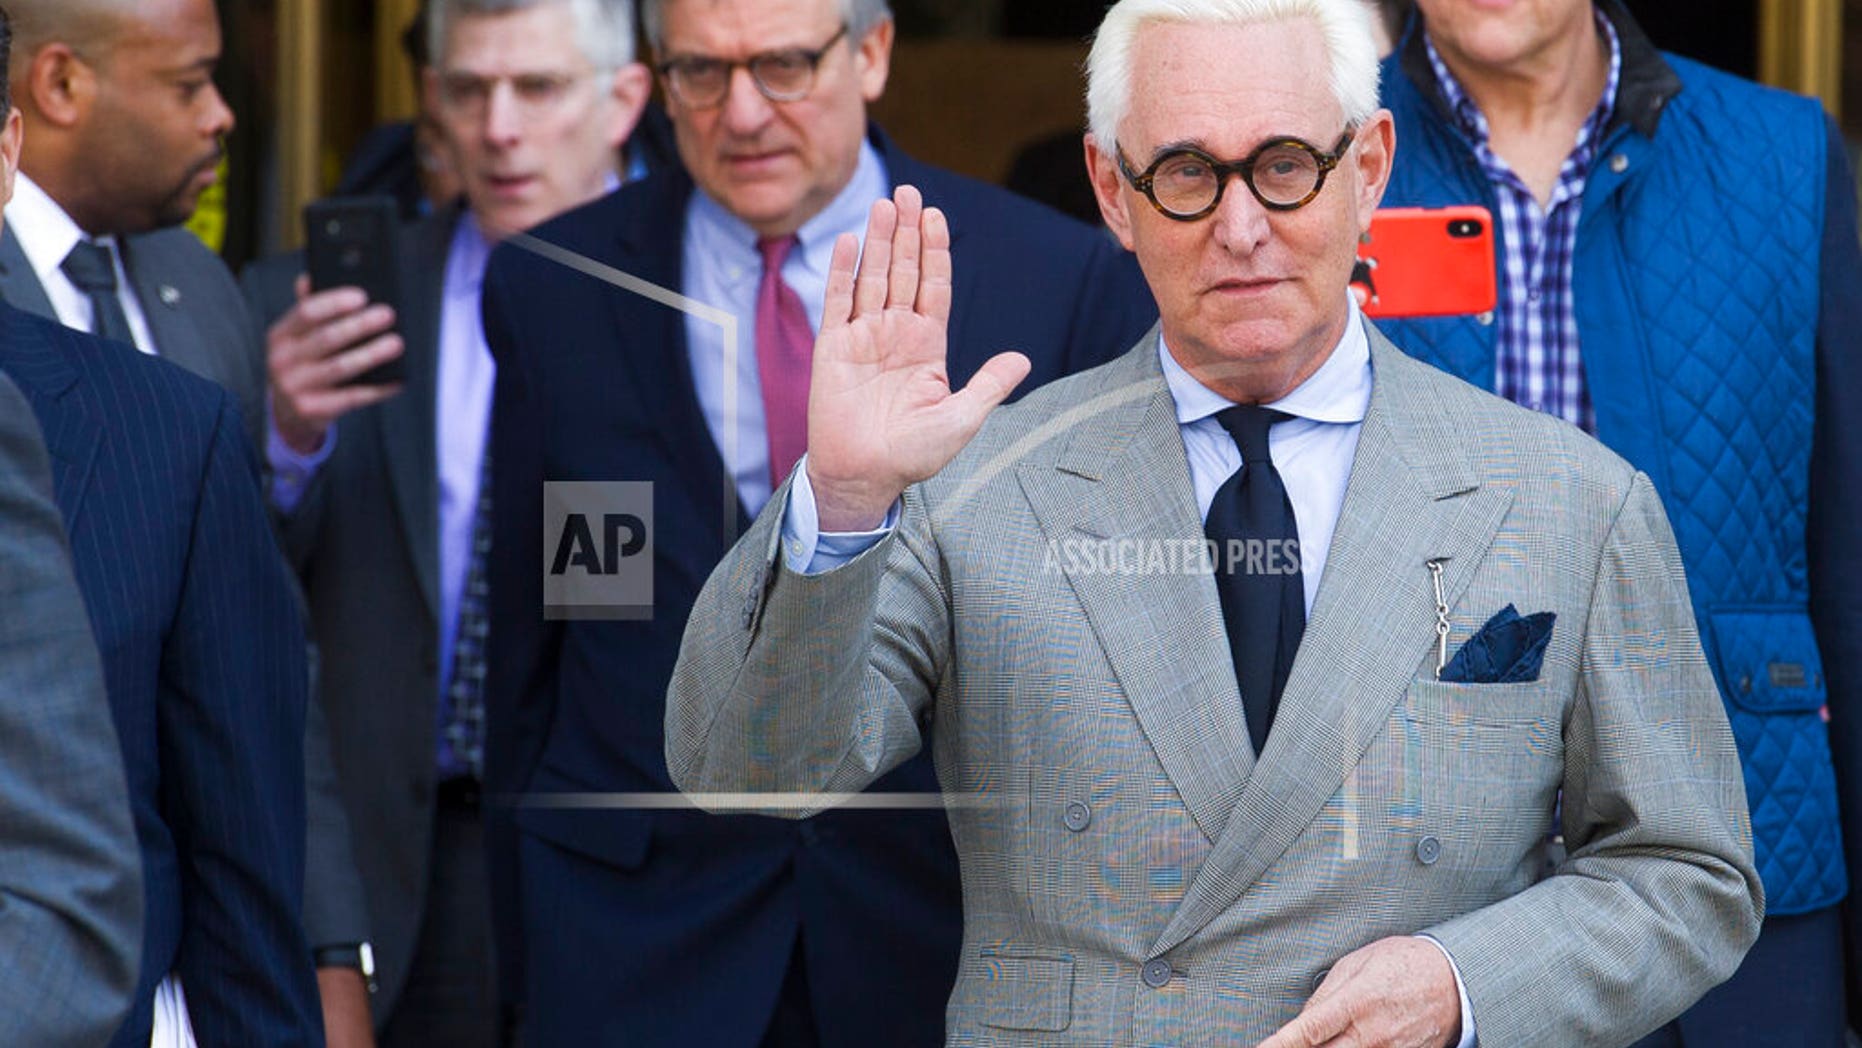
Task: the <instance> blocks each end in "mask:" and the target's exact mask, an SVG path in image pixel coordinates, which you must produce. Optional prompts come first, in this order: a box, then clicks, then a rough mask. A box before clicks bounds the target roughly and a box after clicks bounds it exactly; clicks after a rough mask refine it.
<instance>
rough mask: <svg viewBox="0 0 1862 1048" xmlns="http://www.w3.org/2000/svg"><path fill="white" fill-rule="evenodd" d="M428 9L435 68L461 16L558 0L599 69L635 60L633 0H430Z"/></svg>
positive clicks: (429, 45) (503, 11)
mask: <svg viewBox="0 0 1862 1048" xmlns="http://www.w3.org/2000/svg"><path fill="white" fill-rule="evenodd" d="M430 3H431V6H430V7H429V8H428V9H427V57H428V60H429V61H431V62H432V63H433V67H434V68H435V69H439V68H443V67H444V66H445V60H446V34H447V31H448V30H449V29H450V28H451V26H452V23H453V22H454V21H455V20H456V19H459V18H470V17H473V16H475V15H503V14H510V13H512V12H515V11H528V10H530V9H532V8H536V7H547V6H551V5H555V4H562V5H566V6H567V7H568V8H569V13H570V15H571V16H573V17H574V19H575V39H576V44H577V45H578V46H580V47H581V49H582V55H583V57H585V58H587V59H588V61H589V64H591V65H593V66H594V67H595V68H596V69H600V70H603V71H612V70H616V69H620V68H622V67H623V66H626V65H627V64H629V63H631V62H632V61H633V60H634V54H635V51H634V5H633V3H632V0H430Z"/></svg>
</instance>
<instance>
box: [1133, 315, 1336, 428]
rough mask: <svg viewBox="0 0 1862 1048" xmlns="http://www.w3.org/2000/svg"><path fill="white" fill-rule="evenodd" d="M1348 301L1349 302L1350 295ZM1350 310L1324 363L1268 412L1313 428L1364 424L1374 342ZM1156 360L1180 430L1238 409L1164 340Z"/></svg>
mask: <svg viewBox="0 0 1862 1048" xmlns="http://www.w3.org/2000/svg"><path fill="white" fill-rule="evenodd" d="M1346 297H1347V299H1348V300H1349V298H1350V296H1349V294H1347V296H1346ZM1348 305H1349V308H1350V310H1351V315H1350V316H1349V317H1348V318H1347V319H1346V321H1345V333H1344V335H1343V336H1341V337H1340V338H1339V340H1338V345H1337V346H1335V347H1333V349H1332V353H1331V355H1330V356H1328V357H1326V359H1325V363H1323V364H1321V365H1319V370H1317V371H1315V372H1313V373H1312V376H1311V377H1310V378H1308V379H1307V380H1306V381H1304V382H1302V383H1300V384H1299V385H1298V386H1295V387H1294V388H1293V391H1292V392H1290V393H1288V394H1287V395H1286V396H1284V397H1281V398H1280V399H1279V400H1276V401H1274V402H1273V403H1271V404H1268V405H1267V406H1268V407H1270V408H1273V409H1274V410H1276V411H1284V412H1286V413H1287V414H1289V415H1293V416H1295V417H1297V418H1305V419H1311V420H1313V421H1314V422H1329V423H1337V424H1341V425H1352V424H1356V423H1359V422H1363V421H1364V416H1365V415H1366V414H1368V413H1369V412H1370V409H1371V386H1372V374H1371V340H1370V336H1368V335H1366V334H1365V333H1364V324H1365V320H1364V316H1363V314H1362V313H1360V312H1359V311H1358V305H1357V303H1356V302H1355V301H1348ZM1157 355H1158V360H1159V362H1160V363H1161V364H1162V365H1163V369H1164V383H1165V384H1166V385H1168V386H1169V387H1170V396H1171V399H1172V400H1174V401H1176V404H1177V423H1178V424H1179V425H1184V426H1187V425H1190V424H1191V423H1194V422H1199V421H1201V420H1203V419H1205V418H1208V417H1210V416H1211V415H1214V414H1216V413H1218V412H1220V411H1223V410H1225V409H1227V408H1231V407H1233V406H1234V405H1235V402H1234V401H1232V400H1230V399H1228V398H1227V397H1224V396H1223V395H1221V394H1220V393H1217V392H1216V391H1214V390H1212V389H1210V388H1209V387H1208V386H1205V385H1203V384H1202V383H1201V382H1198V381H1196V379H1195V377H1193V376H1192V375H1191V374H1190V373H1189V372H1188V371H1185V370H1184V369H1183V365H1181V364H1179V363H1177V358H1176V357H1174V356H1172V355H1171V353H1170V347H1169V346H1166V345H1165V344H1164V337H1163V335H1162V334H1159V335H1158V338H1157Z"/></svg>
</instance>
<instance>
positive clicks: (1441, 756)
mask: <svg viewBox="0 0 1862 1048" xmlns="http://www.w3.org/2000/svg"><path fill="white" fill-rule="evenodd" d="M1568 698H1569V687H1568V685H1559V684H1557V683H1555V682H1553V681H1547V680H1537V681H1529V682H1524V683H1518V684H1445V683H1442V682H1440V681H1431V680H1419V681H1415V682H1412V683H1411V684H1410V688H1409V693H1408V695H1407V696H1406V697H1405V699H1404V703H1403V706H1402V723H1401V725H1400V728H1401V731H1402V732H1403V737H1404V745H1405V748H1406V750H1407V751H1408V752H1407V753H1406V757H1405V761H1404V763H1405V765H1406V766H1407V767H1410V768H1413V769H1414V770H1415V772H1416V780H1415V782H1414V783H1413V789H1414V795H1415V796H1416V798H1417V800H1418V802H1419V808H1420V812H1419V815H1420V822H1421V825H1422V826H1423V828H1424V833H1425V835H1426V836H1427V837H1429V838H1432V839H1433V840H1434V841H1435V843H1434V844H1433V845H1430V846H1429V847H1427V848H1421V847H1419V856H1421V857H1422V858H1423V859H1424V861H1425V863H1426V864H1427V865H1431V866H1437V867H1439V868H1441V869H1445V870H1456V871H1460V872H1462V873H1471V874H1480V873H1485V874H1489V875H1491V876H1492V877H1494V878H1495V884H1496V886H1498V885H1501V884H1509V883H1511V882H1513V881H1515V880H1516V879H1517V878H1520V877H1529V876H1531V875H1533V873H1534V872H1535V871H1537V870H1538V869H1539V865H1540V863H1541V862H1542V859H1543V853H1544V847H1545V843H1546V839H1547V837H1548V836H1549V835H1550V834H1551V833H1552V832H1553V830H1554V829H1555V827H1554V825H1553V816H1554V811H1555V807H1556V803H1557V796H1558V788H1559V784H1560V782H1561V781H1562V779H1563V771H1564V718H1565V710H1566V706H1567V701H1568Z"/></svg>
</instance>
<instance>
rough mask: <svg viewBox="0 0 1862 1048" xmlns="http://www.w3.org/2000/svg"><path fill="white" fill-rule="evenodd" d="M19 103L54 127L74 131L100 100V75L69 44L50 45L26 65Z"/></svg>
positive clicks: (33, 56)
mask: <svg viewBox="0 0 1862 1048" xmlns="http://www.w3.org/2000/svg"><path fill="white" fill-rule="evenodd" d="M19 86H20V91H19V92H18V93H19V95H20V96H21V97H20V98H19V99H17V101H18V102H19V103H20V104H22V105H27V106H30V107H31V108H32V111H33V113H34V114H35V115H36V116H37V117H38V118H39V119H40V120H42V121H44V122H45V123H47V124H51V125H52V126H54V127H64V128H69V127H74V126H76V125H77V124H79V123H81V122H82V121H83V119H84V117H85V115H86V114H88V113H89V112H90V106H91V101H92V100H93V99H95V98H96V97H97V73H96V71H95V70H94V69H92V68H91V66H90V64H89V63H87V62H85V61H84V59H82V58H79V57H78V54H77V52H75V51H73V50H72V49H71V46H70V45H69V44H62V43H57V42H53V43H49V44H46V45H45V46H44V47H41V48H39V49H38V50H37V51H35V52H33V54H32V57H31V58H29V59H28V60H27V61H26V75H25V76H24V77H23V78H21V83H20V85H19Z"/></svg>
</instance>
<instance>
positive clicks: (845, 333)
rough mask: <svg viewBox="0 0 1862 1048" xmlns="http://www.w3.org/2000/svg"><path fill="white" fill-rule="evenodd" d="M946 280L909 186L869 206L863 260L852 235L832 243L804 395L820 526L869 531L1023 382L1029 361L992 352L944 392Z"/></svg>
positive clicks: (940, 246)
mask: <svg viewBox="0 0 1862 1048" xmlns="http://www.w3.org/2000/svg"><path fill="white" fill-rule="evenodd" d="M856 262H857V263H858V272H857V273H856V271H855V264H856ZM950 275H951V263H950V227H949V226H948V225H947V224H946V223H945V220H944V213H943V212H941V211H939V210H938V209H936V208H926V207H924V206H923V201H922V198H921V197H920V196H919V194H918V190H917V189H915V188H913V187H911V186H900V187H899V188H898V190H897V191H896V192H895V193H894V194H893V199H891V200H881V201H879V202H877V203H875V204H874V205H873V211H872V214H871V215H870V217H868V219H867V223H866V250H865V252H864V253H862V252H861V250H860V244H859V243H858V242H857V241H856V240H855V239H854V238H853V237H852V236H843V237H841V238H840V240H839V241H837V242H836V243H835V245H834V261H833V265H832V266H831V268H830V270H829V273H828V288H827V307H826V310H825V311H824V313H823V315H822V318H821V333H820V335H819V336H818V337H817V338H816V339H815V355H814V370H813V377H812V378H811V380H810V386H809V394H808V460H807V461H808V481H809V484H810V485H811V486H813V488H814V492H815V503H816V507H817V509H818V511H819V514H820V522H821V529H822V530H823V531H865V530H869V529H872V528H875V527H878V526H879V524H880V523H881V522H882V521H884V520H885V517H886V511H887V510H888V509H889V508H891V506H892V504H893V502H894V501H895V500H896V499H897V498H898V497H899V495H900V494H901V493H902V492H904V490H905V489H906V488H907V487H909V486H910V485H912V484H915V483H917V482H918V481H921V480H924V479H925V478H927V477H930V476H931V475H933V474H935V473H936V472H937V471H938V470H940V469H943V468H944V466H945V465H946V464H947V463H949V462H950V460H951V459H953V458H955V457H957V452H959V451H961V450H963V446H964V445H965V444H968V443H969V442H970V440H971V438H973V437H975V436H976V431H977V430H979V429H981V428H982V425H983V420H984V419H985V418H987V417H988V415H989V412H990V411H991V410H992V409H993V408H995V406H996V405H998V404H1000V403H1002V401H1003V399H1004V398H1006V397H1007V396H1008V395H1009V393H1011V392H1012V391H1013V390H1014V389H1015V387H1016V386H1017V385H1018V384H1019V383H1020V382H1021V380H1022V379H1024V378H1026V377H1027V376H1028V371H1029V368H1030V366H1031V365H1030V364H1029V362H1028V358H1027V357H1024V356H1022V355H1021V354H1020V353H1002V354H999V355H997V356H996V357H994V358H992V359H991V360H990V361H989V363H987V364H985V365H983V368H982V370H981V371H978V372H977V373H976V376H975V377H974V378H972V379H971V380H970V384H969V385H967V386H965V387H964V388H963V390H962V391H961V392H956V393H953V392H951V388H950V374H949V371H948V370H947V368H946V366H945V364H946V357H947V355H948V350H949V346H948V332H947V329H948V326H949V323H950V299H951V281H950Z"/></svg>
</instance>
